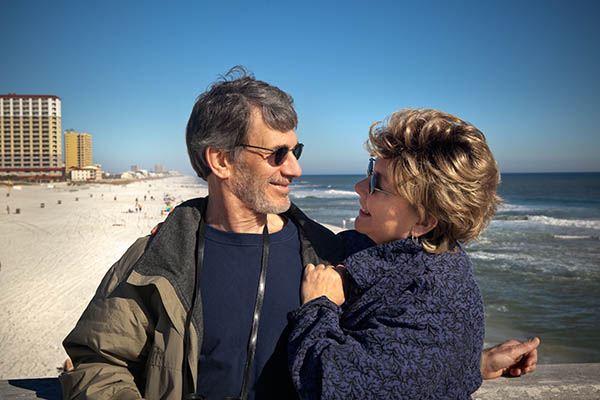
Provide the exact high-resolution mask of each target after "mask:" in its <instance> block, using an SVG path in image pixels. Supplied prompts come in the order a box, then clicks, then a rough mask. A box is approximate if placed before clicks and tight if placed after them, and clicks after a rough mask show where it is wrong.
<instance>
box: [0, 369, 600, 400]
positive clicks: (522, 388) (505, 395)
mask: <svg viewBox="0 0 600 400" xmlns="http://www.w3.org/2000/svg"><path fill="white" fill-rule="evenodd" d="M61 398H62V396H61V391H60V384H59V383H58V378H32V379H9V380H7V381H0V399H2V400H30V399H46V400H61ZM473 399H474V400H487V399H490V400H495V399H502V400H504V399H519V400H526V399H544V400H545V399H561V400H572V399H574V400H591V399H594V400H597V399H600V364H542V365H538V367H537V370H536V371H535V372H534V373H533V374H527V375H524V376H521V377H518V378H498V379H492V380H487V381H483V385H482V386H481V387H480V388H479V390H478V391H477V392H475V393H474V394H473Z"/></svg>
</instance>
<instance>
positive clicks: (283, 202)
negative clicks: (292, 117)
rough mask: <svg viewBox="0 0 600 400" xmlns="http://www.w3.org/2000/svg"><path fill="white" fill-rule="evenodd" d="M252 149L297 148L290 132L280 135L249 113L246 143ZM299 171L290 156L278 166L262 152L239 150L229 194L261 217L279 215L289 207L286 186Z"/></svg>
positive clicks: (258, 115) (287, 188)
mask: <svg viewBox="0 0 600 400" xmlns="http://www.w3.org/2000/svg"><path fill="white" fill-rule="evenodd" d="M245 144H249V145H252V146H259V147H265V148H269V149H277V148H278V147H281V146H287V147H289V148H290V149H291V148H293V147H294V146H296V144H298V139H297V138H296V133H295V132H294V131H288V132H280V131H277V130H274V129H272V128H270V127H269V126H267V125H266V124H265V123H264V121H263V119H262V116H261V114H260V112H259V111H258V110H254V111H253V113H252V120H251V122H250V127H249V129H248V139H247V143H245ZM301 174H302V169H301V168H300V164H298V160H297V159H296V157H294V155H293V154H292V153H291V152H290V153H288V155H287V157H285V159H284V161H283V163H282V164H281V165H276V164H275V156H274V155H273V154H271V153H269V152H268V151H266V150H260V149H254V148H247V147H246V148H243V149H242V152H241V153H240V156H239V157H238V159H237V160H236V161H235V162H234V165H233V171H232V174H231V190H232V192H233V194H234V195H235V196H236V197H237V198H239V199H240V200H242V201H243V202H244V203H245V204H247V205H248V207H249V208H250V209H252V210H254V211H255V212H258V213H261V214H281V213H282V212H285V211H287V209H288V208H289V207H290V199H289V198H288V194H289V192H290V188H289V185H290V183H292V179H293V178H296V177H298V176H300V175H301Z"/></svg>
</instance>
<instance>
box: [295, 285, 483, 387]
mask: <svg viewBox="0 0 600 400" xmlns="http://www.w3.org/2000/svg"><path fill="white" fill-rule="evenodd" d="M367 308H368V310H364V313H361V314H362V315H358V316H357V318H359V319H363V321H362V322H361V323H359V324H354V326H358V325H360V326H361V328H360V329H350V328H349V329H343V328H342V327H341V326H340V318H341V317H342V310H341V308H340V307H338V306H337V305H335V304H334V303H332V302H331V301H329V300H328V299H327V298H325V297H320V298H318V299H314V300H312V301H311V302H308V303H306V304H304V305H302V306H301V307H300V308H298V309H297V310H295V311H294V312H292V313H290V314H289V315H288V319H289V322H290V325H291V329H292V331H291V334H290V338H289V342H288V346H289V347H288V354H289V358H288V362H289V368H290V372H291V375H292V380H293V382H294V385H295V387H296V390H297V392H298V394H299V397H300V398H301V399H350V398H361V399H373V398H377V399H379V398H381V399H384V398H385V399H398V398H406V399H413V398H419V399H434V398H467V399H468V398H470V393H472V392H473V391H475V390H476V388H477V387H479V385H480V382H481V378H480V376H479V372H478V369H479V363H478V359H477V357H479V356H478V355H477V354H479V355H480V354H481V353H480V350H479V352H477V351H473V350H472V347H473V346H470V345H471V344H472V343H469V340H468V339H467V338H466V337H465V340H464V343H463V342H462V341H461V338H459V337H454V336H453V335H449V336H448V337H443V334H442V337H441V338H440V337H437V338H432V335H431V332H429V329H428V327H423V326H419V324H414V321H415V318H412V317H411V316H410V315H407V314H411V311H410V310H402V311H397V309H396V311H392V310H391V309H390V308H387V307H385V306H384V305H381V304H379V305H375V304H372V305H371V306H369V307H367ZM400 314H401V315H400ZM441 318H442V319H441V320H440V322H442V323H443V318H444V317H443V316H441ZM416 319H418V317H417V318H416ZM447 319H448V322H449V323H451V322H450V321H451V319H452V318H451V317H448V318H447ZM463 333H465V336H468V333H466V332H463ZM474 347H476V346H474ZM479 349H481V347H479ZM463 351H465V352H466V354H465V353H461V352H463ZM470 353H473V354H472V355H471V354H470ZM463 362H466V363H470V364H474V366H473V368H470V370H472V372H470V371H461V370H460V368H462V369H465V368H463V367H461V366H459V365H458V364H460V363H463ZM472 374H475V375H476V376H471V375H472Z"/></svg>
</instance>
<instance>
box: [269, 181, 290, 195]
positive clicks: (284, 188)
mask: <svg viewBox="0 0 600 400" xmlns="http://www.w3.org/2000/svg"><path fill="white" fill-rule="evenodd" d="M269 183H270V184H271V185H273V186H275V187H276V188H277V190H279V191H280V192H283V193H288V192H289V191H290V182H288V181H285V182H269Z"/></svg>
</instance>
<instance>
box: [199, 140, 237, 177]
mask: <svg viewBox="0 0 600 400" xmlns="http://www.w3.org/2000/svg"><path fill="white" fill-rule="evenodd" d="M205 156H206V163H207V164H208V166H209V167H210V169H211V171H212V173H213V174H214V175H215V176H216V177H217V178H219V179H227V178H229V176H230V175H231V162H230V160H229V158H228V156H227V154H226V153H225V152H224V151H222V150H217V149H215V148H214V147H211V146H209V147H207V148H206V154H205Z"/></svg>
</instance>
